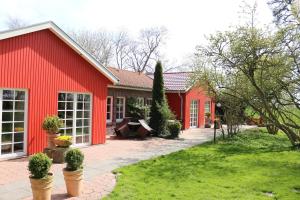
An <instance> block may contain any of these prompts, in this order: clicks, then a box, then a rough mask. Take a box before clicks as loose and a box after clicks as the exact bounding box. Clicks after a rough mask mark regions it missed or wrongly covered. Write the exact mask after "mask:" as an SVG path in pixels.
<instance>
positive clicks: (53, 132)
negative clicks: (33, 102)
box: [43, 115, 63, 149]
mask: <svg viewBox="0 0 300 200" xmlns="http://www.w3.org/2000/svg"><path fill="white" fill-rule="evenodd" d="M62 126H63V122H62V120H61V119H60V118H59V117H58V116H55V115H52V116H47V117H46V118H45V119H44V122H43V129H44V130H45V131H46V132H47V136H48V148H50V149H53V148H54V147H55V143H54V139H55V138H57V137H58V136H59V135H60V134H59V133H58V132H59V129H60V128H61V127H62Z"/></svg>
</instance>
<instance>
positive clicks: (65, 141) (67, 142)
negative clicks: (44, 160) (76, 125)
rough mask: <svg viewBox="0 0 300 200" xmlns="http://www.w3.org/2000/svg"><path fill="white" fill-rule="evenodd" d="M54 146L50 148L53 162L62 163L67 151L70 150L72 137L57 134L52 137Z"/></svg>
mask: <svg viewBox="0 0 300 200" xmlns="http://www.w3.org/2000/svg"><path fill="white" fill-rule="evenodd" d="M54 144H55V145H56V147H55V148H54V149H52V150H51V158H52V159H53V162H54V163H64V162H65V156H66V153H67V151H69V150H70V148H69V147H70V146H71V145H72V137H71V136H68V135H62V136H58V137H57V138H54Z"/></svg>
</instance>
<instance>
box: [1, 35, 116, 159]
mask: <svg viewBox="0 0 300 200" xmlns="http://www.w3.org/2000/svg"><path fill="white" fill-rule="evenodd" d="M109 83H110V81H109V80H108V79H107V78H106V77H105V76H104V75H102V74H101V73H100V72H98V71H97V70H96V69H95V68H94V67H93V66H91V65H90V64H89V63H88V62H86V61H85V60H84V59H83V58H82V57H81V56H79V55H78V54H77V53H76V52H74V51H73V50H72V49H71V48H70V47H68V46H67V45H66V44H65V43H64V42H63V41H61V40H60V39H59V38H57V37H56V36H55V35H54V34H53V33H52V32H51V31H49V30H43V31H38V32H35V33H30V34H26V35H23V36H18V37H14V38H10V39H5V40H1V41H0V88H23V89H27V90H28V151H27V152H28V153H29V154H32V153H35V152H39V151H42V150H43V148H44V147H45V146H46V135H45V132H44V131H43V130H42V128H41V123H42V121H43V119H44V117H45V116H47V115H50V114H57V96H58V92H59V91H68V92H69V91H70V92H85V93H87V92H88V93H92V95H93V99H92V101H93V104H92V109H93V111H92V144H99V143H104V142H105V132H106V115H105V113H106V96H107V85H108V84H109Z"/></svg>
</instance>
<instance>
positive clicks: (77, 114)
mask: <svg viewBox="0 0 300 200" xmlns="http://www.w3.org/2000/svg"><path fill="white" fill-rule="evenodd" d="M58 116H59V117H60V118H61V119H62V120H63V122H64V127H63V128H61V130H60V133H62V134H63V135H70V136H73V140H74V141H73V142H74V143H75V144H89V143H90V136H91V96H90V95H89V94H80V93H59V94H58Z"/></svg>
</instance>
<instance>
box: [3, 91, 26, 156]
mask: <svg viewBox="0 0 300 200" xmlns="http://www.w3.org/2000/svg"><path fill="white" fill-rule="evenodd" d="M26 103H27V102H26V92H25V91H24V90H9V89H4V90H1V89H0V123H1V126H0V141H1V142H0V145H1V152H0V155H1V156H4V155H19V154H20V155H21V154H25V144H24V143H25V140H26V139H25V138H26V128H25V116H26V113H25V112H26V109H25V107H26Z"/></svg>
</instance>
